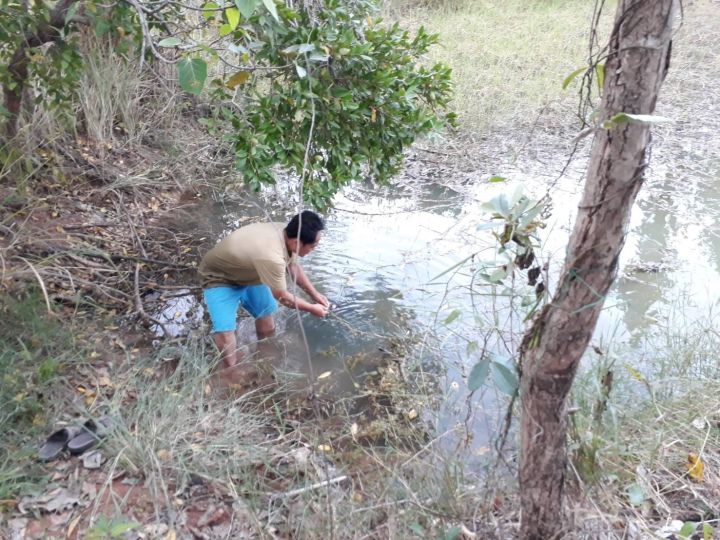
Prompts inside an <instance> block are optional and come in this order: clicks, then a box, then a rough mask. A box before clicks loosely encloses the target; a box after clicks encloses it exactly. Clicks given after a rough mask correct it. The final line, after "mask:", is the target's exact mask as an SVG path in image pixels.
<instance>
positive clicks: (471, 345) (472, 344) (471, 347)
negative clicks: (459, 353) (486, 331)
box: [465, 341, 478, 356]
mask: <svg viewBox="0 0 720 540" xmlns="http://www.w3.org/2000/svg"><path fill="white" fill-rule="evenodd" d="M477 350H478V342H477V341H469V342H468V344H467V347H466V348H465V354H467V355H468V356H470V355H471V354H472V353H474V352H475V351H477Z"/></svg>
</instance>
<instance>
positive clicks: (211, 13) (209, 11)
mask: <svg viewBox="0 0 720 540" xmlns="http://www.w3.org/2000/svg"><path fill="white" fill-rule="evenodd" d="M219 7H220V6H219V5H217V4H216V3H215V2H208V3H207V4H205V5H204V6H203V17H205V20H206V21H209V20H210V19H212V18H213V17H215V13H217V11H215V10H217V9H218V8H219Z"/></svg>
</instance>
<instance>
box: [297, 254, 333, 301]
mask: <svg viewBox="0 0 720 540" xmlns="http://www.w3.org/2000/svg"><path fill="white" fill-rule="evenodd" d="M288 272H289V274H290V278H291V279H292V280H293V281H294V282H295V283H297V284H298V287H300V288H301V289H302V290H303V291H305V292H306V293H307V294H308V296H309V297H310V298H312V299H313V300H315V302H317V303H318V304H322V305H323V306H324V307H326V308H327V307H330V302H329V301H328V299H327V298H326V297H325V295H322V294H320V293H319V292H318V291H317V289H316V288H315V286H314V285H313V284H312V283H311V282H310V280H309V279H308V277H307V276H306V275H305V271H304V270H303V268H302V266H300V265H299V264H297V263H290V264H289V265H288ZM300 309H302V308H300Z"/></svg>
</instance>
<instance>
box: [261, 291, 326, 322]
mask: <svg viewBox="0 0 720 540" xmlns="http://www.w3.org/2000/svg"><path fill="white" fill-rule="evenodd" d="M271 291H272V295H273V296H274V297H275V299H276V300H277V301H278V302H280V303H281V304H282V305H283V306H285V307H288V308H293V309H294V308H296V307H297V308H298V309H300V310H302V311H307V312H308V313H312V314H313V315H315V316H316V317H324V316H325V315H327V314H328V310H327V307H326V306H324V305H323V304H320V303H317V304H311V303H310V302H306V301H305V300H303V299H302V298H298V297H297V296H295V295H294V294H292V293H291V292H290V291H287V290H285V291H279V290H276V289H271ZM316 292H317V291H316Z"/></svg>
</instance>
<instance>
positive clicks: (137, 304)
mask: <svg viewBox="0 0 720 540" xmlns="http://www.w3.org/2000/svg"><path fill="white" fill-rule="evenodd" d="M139 282H140V263H135V309H136V310H137V312H138V313H139V314H140V315H141V316H142V318H143V319H146V320H148V321H150V322H152V323H154V324H156V325H158V327H160V329H161V330H162V331H163V337H166V336H169V335H170V333H169V332H168V331H167V328H165V325H164V324H163V323H161V322H160V321H159V320H157V319H156V318H155V317H152V316H150V315H148V313H147V312H146V311H145V308H144V307H143V305H142V299H141V298H140V285H139Z"/></svg>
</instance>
